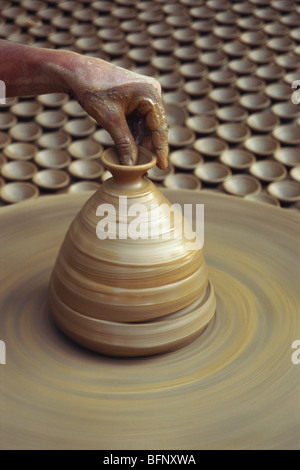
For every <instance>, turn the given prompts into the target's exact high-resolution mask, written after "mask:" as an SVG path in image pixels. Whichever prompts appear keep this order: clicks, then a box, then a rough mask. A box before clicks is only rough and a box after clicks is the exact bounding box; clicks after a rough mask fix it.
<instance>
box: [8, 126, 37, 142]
mask: <svg viewBox="0 0 300 470" xmlns="http://www.w3.org/2000/svg"><path fill="white" fill-rule="evenodd" d="M42 133H43V131H42V128H41V127H40V126H39V125H38V124H35V123H33V122H32V123H31V122H28V123H27V122H26V123H19V124H15V125H14V126H13V127H11V128H10V129H9V134H10V136H11V137H12V138H13V139H15V140H20V141H22V142H32V141H34V140H37V139H38V138H39V137H40V136H41V135H42Z"/></svg>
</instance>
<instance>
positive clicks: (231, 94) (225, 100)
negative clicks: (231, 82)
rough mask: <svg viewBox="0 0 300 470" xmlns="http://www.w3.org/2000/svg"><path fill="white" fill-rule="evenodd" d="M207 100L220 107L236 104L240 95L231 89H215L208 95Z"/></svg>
mask: <svg viewBox="0 0 300 470" xmlns="http://www.w3.org/2000/svg"><path fill="white" fill-rule="evenodd" d="M208 96H209V98H210V99H211V100H213V101H215V102H216V103H218V104H220V105H225V104H232V103H236V102H237V101H238V100H239V98H240V93H239V92H238V91H237V90H236V89H235V88H233V87H226V88H225V87H224V88H223V87H221V88H215V89H214V90H213V91H211V92H210V93H209V95H208Z"/></svg>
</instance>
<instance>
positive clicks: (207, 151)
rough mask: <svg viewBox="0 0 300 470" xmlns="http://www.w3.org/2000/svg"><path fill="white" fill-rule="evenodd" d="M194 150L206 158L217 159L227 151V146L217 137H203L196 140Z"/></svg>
mask: <svg viewBox="0 0 300 470" xmlns="http://www.w3.org/2000/svg"><path fill="white" fill-rule="evenodd" d="M194 149H195V150H197V151H198V152H200V153H201V154H203V155H206V156H207V157H210V158H214V157H219V156H220V155H221V154H222V153H223V152H224V151H225V150H227V149H228V145H227V144H226V142H224V141H223V140H222V139H219V138H218V137H203V138H201V139H198V140H196V142H195V143H194Z"/></svg>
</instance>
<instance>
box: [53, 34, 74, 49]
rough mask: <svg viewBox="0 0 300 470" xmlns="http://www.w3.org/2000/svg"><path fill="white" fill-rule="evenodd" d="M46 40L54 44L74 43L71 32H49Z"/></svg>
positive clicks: (68, 44) (65, 44) (67, 44)
mask: <svg viewBox="0 0 300 470" xmlns="http://www.w3.org/2000/svg"><path fill="white" fill-rule="evenodd" d="M48 41H49V42H50V43H51V44H54V45H55V46H70V45H71V44H74V42H75V37H74V36H73V35H72V34H71V33H68V32H66V31H60V32H59V33H51V34H49V36H48Z"/></svg>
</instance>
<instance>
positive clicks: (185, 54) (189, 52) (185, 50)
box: [173, 45, 199, 62]
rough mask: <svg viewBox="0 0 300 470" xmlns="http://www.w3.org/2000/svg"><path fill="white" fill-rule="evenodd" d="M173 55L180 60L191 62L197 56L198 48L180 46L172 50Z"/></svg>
mask: <svg viewBox="0 0 300 470" xmlns="http://www.w3.org/2000/svg"><path fill="white" fill-rule="evenodd" d="M173 54H174V56H175V57H176V58H177V59H179V60H180V61H181V62H192V61H193V60H196V59H197V58H198V56H199V49H198V47H196V46H193V45H189V46H182V47H178V48H177V49H175V51H174V52H173Z"/></svg>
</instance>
